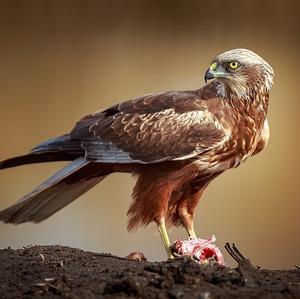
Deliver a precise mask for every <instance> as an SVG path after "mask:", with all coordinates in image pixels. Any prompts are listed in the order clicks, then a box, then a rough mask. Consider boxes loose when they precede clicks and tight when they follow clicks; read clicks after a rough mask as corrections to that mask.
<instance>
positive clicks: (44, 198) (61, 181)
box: [0, 158, 109, 224]
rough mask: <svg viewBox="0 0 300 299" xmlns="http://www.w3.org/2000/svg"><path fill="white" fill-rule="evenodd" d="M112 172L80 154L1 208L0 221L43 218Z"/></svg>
mask: <svg viewBox="0 0 300 299" xmlns="http://www.w3.org/2000/svg"><path fill="white" fill-rule="evenodd" d="M107 174H109V172H107V170H106V171H103V170H101V168H99V164H96V163H90V162H88V161H86V160H85V159H84V158H77V159H76V160H74V161H73V162H71V163H70V164H68V165H67V166H66V167H64V168H62V169H61V170H60V171H58V172H57V173H56V174H55V175H53V176H52V177H50V178H49V179H47V180H46V181H45V182H43V183H42V184H41V185H39V186H38V187H36V188H35V189H33V190H32V191H31V192H30V193H28V194H27V195H25V196H24V197H23V198H21V199H20V200H19V201H17V202H16V203H15V204H14V205H12V206H10V207H8V208H7V209H5V210H2V211H0V221H3V222H6V223H14V224H19V223H23V222H28V221H31V222H35V223H37V222H40V221H43V220H45V219H46V218H48V217H49V216H51V215H52V214H54V213H55V212H57V211H58V210H60V209H62V208H63V207H65V206H66V205H67V204H69V203H71V202H72V201H73V200H75V199H76V198H78V197H79V196H80V195H82V194H83V193H85V192H86V191H88V190H89V189H91V188H92V187H94V186H95V185H96V184H97V183H99V182H100V181H101V180H103V179H104V178H105V176H106V175H107Z"/></svg>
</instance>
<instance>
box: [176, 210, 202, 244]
mask: <svg viewBox="0 0 300 299" xmlns="http://www.w3.org/2000/svg"><path fill="white" fill-rule="evenodd" d="M178 213H179V216H180V219H181V221H182V224H183V226H184V227H185V229H186V231H187V233H188V235H189V237H190V238H193V239H197V236H196V233H195V229H194V217H193V215H192V214H191V213H189V212H188V210H187V208H186V207H185V206H182V207H180V208H179V209H178Z"/></svg>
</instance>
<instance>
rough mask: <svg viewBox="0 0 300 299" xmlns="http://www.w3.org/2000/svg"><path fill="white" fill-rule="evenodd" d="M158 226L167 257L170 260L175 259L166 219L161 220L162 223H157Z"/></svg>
mask: <svg viewBox="0 0 300 299" xmlns="http://www.w3.org/2000/svg"><path fill="white" fill-rule="evenodd" d="M157 226H158V231H159V233H160V236H161V239H162V241H163V244H164V247H165V250H166V253H167V256H168V258H169V259H173V258H174V255H173V253H172V250H171V243H170V239H169V236H168V232H167V229H166V223H165V218H162V219H160V221H159V222H158V223H157Z"/></svg>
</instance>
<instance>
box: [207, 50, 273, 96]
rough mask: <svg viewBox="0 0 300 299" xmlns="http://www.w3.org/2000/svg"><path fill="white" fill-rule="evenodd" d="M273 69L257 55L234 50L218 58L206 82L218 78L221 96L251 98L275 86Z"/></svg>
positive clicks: (208, 73) (211, 67)
mask: <svg viewBox="0 0 300 299" xmlns="http://www.w3.org/2000/svg"><path fill="white" fill-rule="evenodd" d="M273 76H274V71H273V69H272V67H271V66H270V65H269V64H268V63H267V62H266V61H265V60H264V59H262V58H261V57H260V56H258V55H257V54H256V53H254V52H252V51H250V50H247V49H234V50H230V51H227V52H224V53H222V54H220V55H219V56H217V57H216V58H215V59H214V60H213V62H212V64H211V66H210V68H209V69H208V70H207V72H206V73H205V82H207V80H210V79H214V78H216V81H217V82H218V83H219V84H218V85H217V87H218V92H219V94H220V96H223V97H227V96H229V95H232V96H237V97H240V98H245V99H247V98H251V97H252V96H253V95H254V94H257V93H268V92H269V91H270V88H271V86H272V84H273Z"/></svg>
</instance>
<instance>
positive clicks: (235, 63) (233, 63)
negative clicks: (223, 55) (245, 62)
mask: <svg viewBox="0 0 300 299" xmlns="http://www.w3.org/2000/svg"><path fill="white" fill-rule="evenodd" d="M239 66H240V64H239V62H237V61H231V62H230V63H229V67H230V68H231V69H232V70H235V69H237V68H238V67H239Z"/></svg>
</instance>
